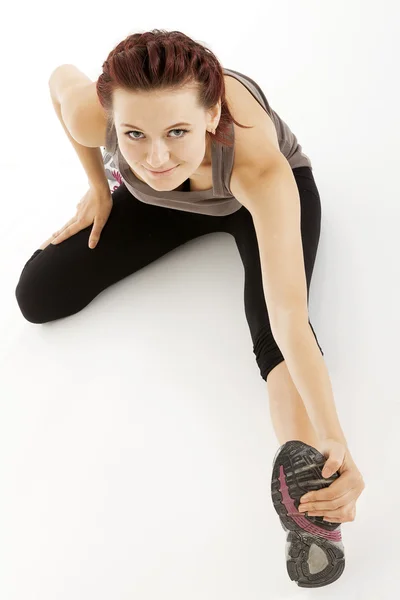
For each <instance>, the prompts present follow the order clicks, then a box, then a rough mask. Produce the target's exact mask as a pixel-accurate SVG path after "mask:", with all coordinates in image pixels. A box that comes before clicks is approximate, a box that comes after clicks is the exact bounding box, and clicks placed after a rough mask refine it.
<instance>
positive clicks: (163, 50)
mask: <svg viewBox="0 0 400 600" xmlns="http://www.w3.org/2000/svg"><path fill="white" fill-rule="evenodd" d="M50 89H51V93H52V99H53V103H54V107H55V109H56V112H57V115H58V116H59V118H60V121H61V123H62V125H63V127H64V129H65V131H66V134H67V136H68V138H69V139H70V141H71V143H72V144H73V146H74V148H75V150H76V152H77V154H78V156H79V158H80V160H81V162H82V165H83V167H84V168H85V171H86V173H87V174H88V177H89V185H90V187H89V190H88V192H87V193H86V194H85V196H84V197H83V199H82V200H81V202H80V203H79V204H78V207H77V209H78V210H77V213H76V215H75V216H74V217H73V218H72V219H71V220H70V221H68V223H66V224H65V225H64V226H63V227H62V228H61V229H60V230H59V231H57V232H56V233H55V234H53V236H52V237H51V238H49V239H48V240H47V241H46V242H44V243H43V244H42V246H41V247H40V248H39V249H38V250H36V251H35V252H34V254H33V255H32V257H31V258H30V259H29V260H28V262H27V263H26V265H25V267H24V269H23V271H22V273H21V276H20V279H19V283H18V285H17V289H16V297H17V301H18V303H19V306H20V309H21V311H22V314H23V315H24V317H25V318H26V319H27V320H28V321H30V322H32V323H45V322H48V321H51V320H55V319H59V318H62V317H66V316H69V315H72V314H75V313H76V312H78V311H80V310H82V309H83V308H84V307H85V306H87V305H88V304H89V303H90V302H91V301H92V300H93V298H95V297H96V296H97V295H98V294H100V293H101V292H102V291H103V290H104V289H106V288H107V287H109V286H110V285H112V284H113V283H115V282H117V281H119V280H121V279H122V278H124V277H127V276H128V275H130V274H132V273H135V272H136V271H138V270H139V269H141V268H143V267H144V266H146V265H148V264H150V263H151V262H153V261H154V260H156V259H157V258H159V257H161V256H163V255H164V254H167V253H168V252H170V251H171V250H173V249H174V248H176V247H178V246H180V245H182V244H185V243H186V242H188V241H190V240H192V239H194V238H196V237H199V236H202V235H205V234H208V233H212V232H217V231H218V232H219V231H225V232H228V233H230V234H231V235H232V236H233V237H234V238H235V241H236V244H237V247H238V250H239V254H240V257H241V259H242V262H243V266H244V270H245V314H246V319H247V322H248V325H249V328H250V332H251V336H252V341H253V352H254V354H255V357H256V361H257V364H258V367H259V370H260V375H261V377H262V378H263V379H264V380H265V381H266V382H267V387H268V397H269V402H270V408H271V417H272V420H273V425H274V428H275V431H276V435H277V438H278V440H279V442H280V444H281V447H280V448H279V450H278V452H277V454H276V456H275V459H274V463H273V472H272V482H271V493H272V499H273V503H274V506H275V509H276V511H277V513H278V515H279V517H280V519H281V523H282V526H283V527H284V529H285V531H286V532H287V542H288V544H287V555H286V559H287V570H288V573H289V576H290V577H291V579H293V580H295V581H296V582H297V584H298V585H299V586H303V587H317V586H322V585H327V584H329V583H332V582H333V581H335V580H336V579H337V578H338V577H340V575H341V573H342V572H343V569H344V548H343V543H342V540H341V531H340V524H341V523H342V522H346V521H351V520H354V517H355V502H356V500H357V498H358V497H359V495H360V494H361V492H362V490H363V489H364V487H365V486H364V482H363V478H362V476H361V474H360V472H359V470H358V469H357V467H356V465H355V463H354V461H353V459H352V457H351V455H350V452H349V449H348V447H347V443H346V440H345V438H344V435H343V432H342V430H341V427H340V424H339V422H338V418H337V414H336V411H335V406H334V402H333V398H331V397H330V396H329V391H330V388H329V378H328V376H327V374H326V372H325V371H324V368H325V365H324V362H323V359H322V355H323V352H322V350H321V348H320V346H319V344H318V341H317V338H316V336H315V333H314V331H313V329H312V327H311V323H310V322H309V320H308V293H309V287H310V282H311V276H312V271H313V268H314V262H315V257H316V253H317V247H318V242H319V235H320V221H321V206H320V197H319V193H318V189H317V187H316V184H315V180H314V177H313V173H312V166H311V162H310V159H309V158H308V157H307V156H306V155H305V154H304V153H303V152H302V148H301V146H300V144H298V142H297V139H296V137H295V135H294V134H293V133H292V131H291V130H290V128H289V127H288V126H287V124H286V123H285V122H284V121H283V120H282V119H281V118H280V117H279V115H277V113H276V112H275V111H274V110H272V109H271V107H270V106H269V104H268V101H267V99H266V97H265V95H264V93H263V92H262V90H261V89H260V87H259V86H258V84H256V83H255V82H254V81H253V80H251V79H250V78H249V77H247V76H245V75H243V74H241V73H239V72H237V71H233V70H231V69H224V68H222V66H221V65H220V63H219V62H218V59H217V58H216V56H215V55H214V54H213V53H212V52H211V51H210V50H209V49H207V48H206V47H204V46H203V45H201V44H199V43H198V42H195V41H194V40H192V39H190V38H188V37H187V36H185V35H184V34H182V33H180V32H176V31H174V32H169V33H168V32H166V31H164V30H161V31H160V30H154V31H151V32H147V33H143V34H134V35H131V36H129V37H128V38H127V39H125V40H124V41H122V42H121V43H120V44H118V45H117V46H116V48H115V49H114V50H113V51H112V52H111V53H110V55H109V56H108V58H107V60H106V61H105V63H104V64H103V72H102V74H101V75H100V77H99V78H98V80H97V81H96V82H94V83H93V82H91V81H90V79H88V78H87V77H86V76H85V75H83V74H82V73H81V72H80V71H79V70H78V69H76V68H75V67H73V66H71V65H63V66H62V67H60V68H59V69H56V71H55V72H54V73H53V75H52V77H51V79H50ZM243 122H247V123H249V124H248V125H243V124H242V123H243ZM176 134H177V135H176ZM100 147H104V148H105V149H106V152H105V153H104V155H102V154H101V151H100ZM300 217H301V219H300ZM267 307H268V308H267ZM318 385H319V386H320V387H317V386H318ZM298 390H299V391H300V393H301V396H300V394H299V391H298ZM324 465H325V469H324V470H323V467H324ZM326 470H327V471H328V472H326ZM323 477H325V481H323V480H322V478H323ZM308 491H310V492H311V497H310V499H309V500H308V501H307V502H302V503H301V500H302V496H303V494H304V492H308ZM303 513H305V514H303Z"/></svg>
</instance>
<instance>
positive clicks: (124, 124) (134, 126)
mask: <svg viewBox="0 0 400 600" xmlns="http://www.w3.org/2000/svg"><path fill="white" fill-rule="evenodd" d="M178 125H189V127H191V124H190V123H183V122H182V123H174V124H173V125H170V126H169V127H166V128H165V130H164V131H166V130H167V129H172V128H173V127H177V126H178ZM121 127H132V129H136V130H138V131H143V129H140V127H137V126H136V125H130V124H129V123H121Z"/></svg>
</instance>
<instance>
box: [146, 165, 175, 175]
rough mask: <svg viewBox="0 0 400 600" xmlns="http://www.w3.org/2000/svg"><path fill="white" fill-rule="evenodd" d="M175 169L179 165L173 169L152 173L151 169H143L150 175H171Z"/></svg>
mask: <svg viewBox="0 0 400 600" xmlns="http://www.w3.org/2000/svg"><path fill="white" fill-rule="evenodd" d="M177 167H179V165H175V167H171V168H170V169H166V170H164V171H152V170H151V169H148V168H147V167H145V169H146V171H148V172H149V173H151V174H152V175H168V174H169V173H172V171H175V169H176V168H177Z"/></svg>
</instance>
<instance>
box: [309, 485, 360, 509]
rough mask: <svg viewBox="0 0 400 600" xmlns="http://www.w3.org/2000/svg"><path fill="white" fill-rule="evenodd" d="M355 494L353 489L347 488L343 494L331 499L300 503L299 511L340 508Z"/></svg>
mask: <svg viewBox="0 0 400 600" xmlns="http://www.w3.org/2000/svg"><path fill="white" fill-rule="evenodd" d="M356 497H357V494H356V491H355V490H348V491H347V492H346V493H345V494H343V495H342V496H340V497H339V498H334V499H332V500H323V501H320V502H317V501H315V500H314V502H306V503H305V504H300V506H299V512H301V513H303V512H307V511H308V512H309V513H311V512H319V513H320V512H321V511H324V510H338V509H340V508H341V507H342V506H345V505H346V504H349V502H352V501H354V500H355V499H356Z"/></svg>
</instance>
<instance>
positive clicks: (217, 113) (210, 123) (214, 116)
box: [207, 100, 221, 129]
mask: <svg viewBox="0 0 400 600" xmlns="http://www.w3.org/2000/svg"><path fill="white" fill-rule="evenodd" d="M208 115H209V117H208V120H207V128H209V127H211V128H213V129H216V128H217V127H218V123H219V121H220V118H221V100H219V101H218V102H217V104H216V105H215V106H213V107H212V108H210V109H209V110H208Z"/></svg>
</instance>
